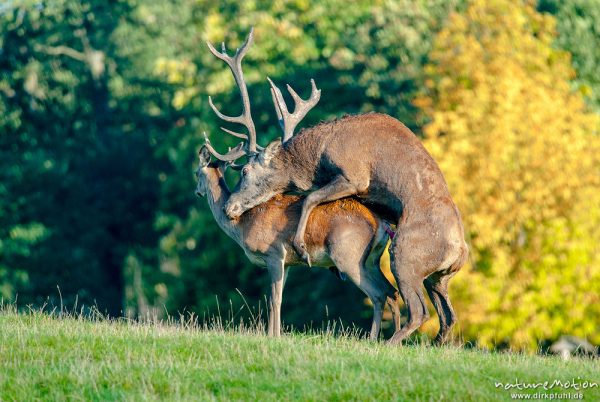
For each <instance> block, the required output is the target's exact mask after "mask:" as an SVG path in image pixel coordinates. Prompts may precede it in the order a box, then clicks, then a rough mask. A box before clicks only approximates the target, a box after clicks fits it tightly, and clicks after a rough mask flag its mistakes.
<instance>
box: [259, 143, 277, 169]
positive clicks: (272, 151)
mask: <svg viewBox="0 0 600 402" xmlns="http://www.w3.org/2000/svg"><path fill="white" fill-rule="evenodd" d="M280 149H281V138H278V139H276V140H275V141H271V143H270V144H269V145H267V147H266V148H265V149H264V151H262V152H261V153H260V156H259V158H260V163H261V164H263V165H268V164H269V163H270V162H271V159H273V157H274V156H275V155H277V152H279V150H280Z"/></svg>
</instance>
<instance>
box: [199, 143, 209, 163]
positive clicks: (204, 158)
mask: <svg viewBox="0 0 600 402" xmlns="http://www.w3.org/2000/svg"><path fill="white" fill-rule="evenodd" d="M198 157H199V158H200V167H206V166H208V164H209V163H210V151H209V150H208V148H206V147H205V146H204V145H203V146H202V148H200V151H198Z"/></svg>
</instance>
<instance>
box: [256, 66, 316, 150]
mask: <svg viewBox="0 0 600 402" xmlns="http://www.w3.org/2000/svg"><path fill="white" fill-rule="evenodd" d="M267 80H269V84H270V85H271V96H272V97H273V103H274V105H275V111H276V112H277V118H278V119H279V124H280V125H281V126H282V129H283V142H286V141H287V140H289V139H290V138H292V136H293V135H294V129H295V128H296V126H297V125H298V123H300V121H301V120H302V119H303V118H304V116H306V114H307V113H308V112H309V111H310V109H312V108H313V107H315V105H316V104H317V103H318V102H319V99H321V90H320V89H317V85H316V84H315V80H313V79H311V80H310V84H311V93H310V97H309V98H308V99H307V100H304V99H302V98H301V97H300V96H299V95H298V94H297V93H296V91H294V89H293V88H292V87H291V86H289V85H287V90H288V91H289V93H290V95H292V98H293V99H294V112H293V113H290V112H289V110H288V108H287V106H286V104H285V100H284V99H283V95H282V93H281V90H280V89H279V88H277V86H276V85H275V84H274V83H273V81H271V79H270V78H267Z"/></svg>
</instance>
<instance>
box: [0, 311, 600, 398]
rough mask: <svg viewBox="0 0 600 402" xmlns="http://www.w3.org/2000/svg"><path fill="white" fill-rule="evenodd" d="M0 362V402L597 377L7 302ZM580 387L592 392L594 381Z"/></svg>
mask: <svg viewBox="0 0 600 402" xmlns="http://www.w3.org/2000/svg"><path fill="white" fill-rule="evenodd" d="M0 365H1V368H0V400H18V401H21V400H33V399H43V400H64V399H75V400H99V399H102V400H164V399H170V400H215V399H216V400H261V401H264V400H282V399H284V400H289V399H300V400H398V399H400V400H474V401H475V400H476V401H482V400H507V399H510V394H511V391H506V390H503V389H500V388H496V387H495V386H494V383H495V382H496V381H502V382H514V381H515V379H518V380H519V381H521V382H540V381H541V382H543V381H546V380H548V381H553V380H555V379H559V380H563V381H566V380H572V379H575V380H577V379H578V378H579V379H581V381H585V380H587V381H595V382H597V383H600V374H599V373H600V363H599V362H598V360H589V359H573V360H569V361H563V360H560V359H558V358H554V357H541V356H527V355H523V354H508V353H486V352H482V351H476V350H468V349H463V348H458V347H443V348H438V347H430V346H427V345H412V346H404V347H400V348H398V347H389V346H386V345H385V344H382V343H372V342H369V341H366V340H361V339H358V338H356V337H355V336H354V335H353V334H352V333H344V332H343V331H342V334H341V335H337V336H334V335H332V334H331V333H313V334H299V333H293V334H286V335H285V336H283V337H282V338H280V339H269V338H267V337H265V336H263V335H262V330H261V328H258V329H257V328H249V327H239V326H236V327H235V328H230V329H225V326H222V325H219V324H218V322H215V323H213V325H210V326H202V325H198V324H197V322H196V321H195V320H193V319H190V320H186V321H182V322H177V323H176V322H168V323H159V322H154V323H138V322H133V321H127V320H119V321H110V320H105V319H103V318H101V317H96V318H92V319H90V318H89V317H88V318H84V317H82V316H60V315H59V314H56V313H54V314H47V313H42V312H39V311H31V312H29V313H20V314H18V313H17V312H16V311H15V309H14V308H12V307H8V308H7V307H4V308H3V309H2V311H1V312H0ZM557 391H562V390H560V389H558V390H554V391H553V392H557ZM570 391H571V392H574V391H572V390H570ZM513 392H514V391H513ZM530 392H531V391H530ZM542 392H546V393H547V392H548V391H542ZM563 392H564V391H563ZM582 392H583V394H584V398H585V399H587V400H598V399H599V398H600V390H598V388H594V389H587V390H583V391H582Z"/></svg>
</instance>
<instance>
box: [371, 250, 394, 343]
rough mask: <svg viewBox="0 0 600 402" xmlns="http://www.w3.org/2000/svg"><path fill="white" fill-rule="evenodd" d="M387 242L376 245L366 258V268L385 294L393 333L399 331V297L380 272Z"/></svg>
mask: <svg viewBox="0 0 600 402" xmlns="http://www.w3.org/2000/svg"><path fill="white" fill-rule="evenodd" d="M386 245H387V241H385V242H382V243H381V244H378V245H377V246H376V247H375V248H374V249H373V251H372V252H371V254H370V255H369V257H368V258H367V268H368V269H369V273H370V274H371V275H372V276H373V277H374V278H375V281H376V283H377V287H378V288H379V289H383V291H384V292H385V294H386V303H387V305H388V307H389V308H390V311H391V312H392V320H393V322H394V332H397V331H399V330H400V306H399V305H398V304H399V301H400V296H399V295H398V292H397V291H396V288H394V286H393V285H392V284H391V283H390V281H388V279H387V278H386V277H385V275H383V272H381V256H382V254H383V253H384V251H385V246H386Z"/></svg>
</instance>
